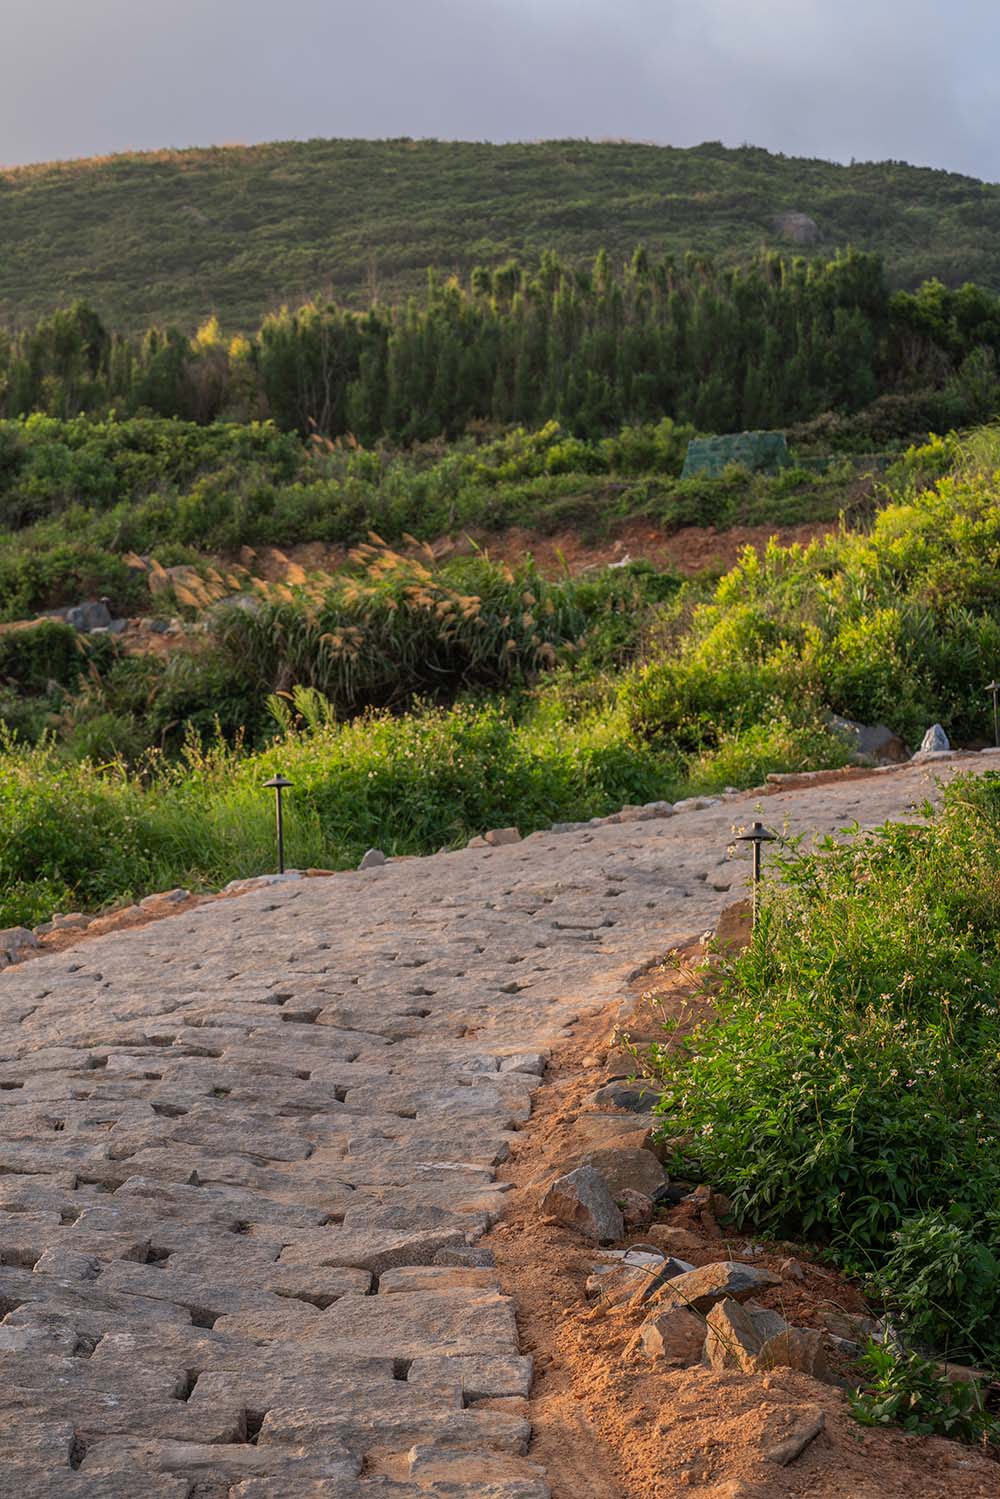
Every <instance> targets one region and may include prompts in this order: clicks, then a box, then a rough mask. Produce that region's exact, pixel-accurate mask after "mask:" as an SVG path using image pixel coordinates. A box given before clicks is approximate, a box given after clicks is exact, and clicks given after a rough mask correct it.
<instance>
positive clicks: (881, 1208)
mask: <svg viewBox="0 0 1000 1499" xmlns="http://www.w3.org/2000/svg"><path fill="white" fill-rule="evenodd" d="M998 833H1000V776H995V775H990V776H988V777H986V778H984V779H983V780H982V781H979V782H976V781H971V782H970V781H957V782H955V783H953V785H952V786H951V787H949V789H948V792H947V795H946V801H945V807H944V810H943V811H942V813H941V814H940V815H939V816H938V817H937V818H935V819H934V820H932V821H931V822H930V823H929V824H927V825H926V826H924V825H919V824H918V825H912V826H910V825H899V826H889V827H886V828H883V829H881V830H879V831H878V832H877V833H875V834H872V835H870V836H868V837H864V838H861V837H858V838H856V839H855V840H854V841H852V842H849V843H848V844H847V845H845V846H843V847H833V846H831V847H828V848H826V849H824V850H822V851H820V852H818V853H815V854H802V853H798V854H794V855H793V856H791V857H787V858H786V859H785V860H784V861H783V862H778V863H776V864H775V866H774V867H775V869H776V870H777V871H780V873H781V874H782V875H783V876H784V879H785V888H784V889H783V890H780V891H779V890H778V889H777V888H772V890H771V893H770V894H769V896H768V898H767V900H766V902H765V906H764V911H763V915H762V917H761V919H760V921H759V922H758V924H757V927H756V929H755V932H754V935H753V938H752V941H751V943H750V945H749V947H748V948H747V950H746V951H745V953H744V954H743V955H742V956H740V957H739V958H737V959H736V960H735V961H734V962H727V963H726V964H724V966H723V973H724V982H723V986H722V991H721V994H720V996H719V1000H718V1005H717V1011H718V1019H717V1020H713V1021H712V1022H711V1023H709V1024H707V1025H706V1026H704V1027H702V1029H701V1030H700V1031H699V1032H698V1033H697V1034H696V1036H695V1037H694V1038H692V1039H691V1040H690V1041H688V1042H686V1043H684V1044H682V1045H681V1046H680V1048H679V1049H678V1050H676V1051H671V1050H669V1049H667V1048H661V1049H658V1050H657V1052H656V1064H657V1067H658V1069H659V1074H660V1077H661V1079H662V1083H663V1098H662V1102H661V1105H660V1107H661V1109H662V1112H663V1113H664V1115H665V1116H666V1118H667V1119H668V1121H669V1123H668V1125H667V1127H666V1131H665V1132H666V1133H669V1134H678V1133H680V1132H683V1131H688V1130H690V1131H693V1132H694V1135H695V1140H696V1143H695V1145H694V1146H693V1147H692V1151H693V1154H694V1158H695V1159H696V1160H697V1162H698V1165H699V1167H700V1169H701V1170H702V1171H703V1172H704V1173H705V1175H706V1176H707V1177H708V1178H709V1179H710V1180H711V1181H713V1182H714V1183H716V1184H717V1185H719V1186H720V1187H722V1188H724V1189H725V1190H726V1191H727V1192H729V1193H730V1195H731V1197H732V1199H733V1204H734V1211H735V1215H736V1218H737V1221H740V1222H743V1221H752V1222H754V1223H756V1224H758V1225H760V1226H761V1227H762V1228H765V1229H768V1228H770V1229H773V1230H774V1231H775V1232H779V1233H799V1234H801V1233H806V1234H810V1235H812V1236H814V1237H819V1238H822V1239H824V1240H826V1241H827V1242H828V1243H829V1244H830V1245H831V1247H832V1248H833V1249H834V1250H835V1252H836V1253H837V1254H838V1255H839V1257H840V1258H841V1260H842V1261H843V1262H845V1263H846V1264H847V1265H848V1266H849V1267H851V1268H852V1269H853V1270H855V1271H856V1272H858V1273H865V1274H868V1275H872V1276H873V1277H874V1283H875V1285H876V1287H877V1288H878V1289H879V1290H880V1291H881V1292H882V1293H883V1294H884V1295H885V1297H886V1298H887V1299H889V1301H890V1303H891V1304H894V1305H896V1306H897V1307H898V1308H899V1310H900V1312H901V1313H902V1314H903V1316H904V1318H905V1319H911V1320H912V1324H913V1331H914V1333H915V1335H918V1336H923V1337H925V1338H932V1339H933V1341H934V1342H935V1343H936V1344H938V1345H939V1346H941V1347H944V1348H946V1349H947V1351H948V1352H949V1353H950V1354H958V1355H967V1354H973V1355H974V1356H976V1357H990V1358H993V1359H1000V1338H998V1335H997V1326H998V1320H997V1319H998V1316H1000V1266H998V1263H997V1261H998V1259H1000V1214H998V1211H997V1207H996V1204H997V1201H998V1194H1000V1152H998V1151H997V1150H996V1142H997V1140H998V1139H1000V1012H998V1009H997V1004H996V999H995V995H996V993H997V991H998V986H1000V942H998V939H997V932H998V930H1000V837H998ZM918 931H919V933H920V940H919V942H916V941H914V933H915V932H918ZM904 1325H906V1324H905V1323H904Z"/></svg>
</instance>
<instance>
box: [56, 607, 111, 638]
mask: <svg viewBox="0 0 1000 1499" xmlns="http://www.w3.org/2000/svg"><path fill="white" fill-rule="evenodd" d="M66 623H67V624H68V625H72V626H73V628H74V630H79V632H80V634H81V635H89V634H91V633H92V631H94V630H100V629H105V630H106V629H107V628H108V626H109V625H110V624H111V610H110V609H109V608H108V606H107V604H105V603H104V601H103V599H102V600H100V601H99V602H97V603H87V604H76V605H75V606H74V607H73V608H72V609H67V610H66Z"/></svg>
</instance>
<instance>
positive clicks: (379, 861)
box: [358, 848, 386, 869]
mask: <svg viewBox="0 0 1000 1499" xmlns="http://www.w3.org/2000/svg"><path fill="white" fill-rule="evenodd" d="M385 862H386V860H385V854H384V853H383V852H382V850H381V849H380V848H370V849H369V850H368V852H367V853H366V854H365V856H364V858H363V859H362V860H361V863H360V864H359V865H358V868H359V869H381V868H382V865H383V864H384V863H385Z"/></svg>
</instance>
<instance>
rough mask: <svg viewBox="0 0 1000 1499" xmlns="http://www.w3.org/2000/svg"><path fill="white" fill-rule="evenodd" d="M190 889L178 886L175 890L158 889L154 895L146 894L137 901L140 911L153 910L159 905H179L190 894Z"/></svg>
mask: <svg viewBox="0 0 1000 1499" xmlns="http://www.w3.org/2000/svg"><path fill="white" fill-rule="evenodd" d="M190 894H191V892H190V890H182V889H181V888H180V886H178V887H177V889H175V890H160V891H158V892H157V893H156V894H155V895H147V896H146V897H145V899H143V900H141V901H140V902H139V909H140V910H142V911H154V910H156V909H157V907H159V906H179V905H180V904H181V903H182V902H183V901H186V900H187V899H188V897H189V896H190Z"/></svg>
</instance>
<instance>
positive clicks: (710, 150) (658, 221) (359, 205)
mask: <svg viewBox="0 0 1000 1499" xmlns="http://www.w3.org/2000/svg"><path fill="white" fill-rule="evenodd" d="M788 212H798V213H803V214H806V215H808V216H809V217H811V218H812V219H813V220H814V221H815V223H816V225H817V228H818V231H819V239H818V242H817V244H816V245H815V246H814V245H808V244H807V245H804V246H801V247H800V248H801V250H802V253H805V254H807V255H811V254H813V253H817V252H818V253H820V254H823V255H829V253H830V251H831V249H835V248H837V247H840V246H844V245H847V244H854V245H857V246H859V247H860V248H865V249H872V250H876V251H878V252H880V253H881V254H882V255H883V256H884V257H885V259H886V261H887V263H888V266H889V269H890V272H891V276H892V279H893V281H894V283H895V284H897V285H903V286H915V285H916V284H917V283H918V282H920V281H921V280H923V279H924V278H925V277H928V276H939V277H940V278H941V279H942V280H944V281H945V282H947V283H948V284H951V285H957V284H958V283H960V282H962V281H965V280H977V281H980V282H982V283H983V284H984V285H987V286H993V287H996V286H997V285H1000V188H998V187H995V186H993V185H990V184H985V183H981V182H978V181H976V180H975V179H973V178H970V177H963V176H959V175H957V174H954V173H949V172H941V171H931V170H926V169H922V168H917V167H911V166H907V165H906V164H905V163H902V162H883V163H874V164H873V163H858V164H856V165H851V166H839V165H835V164H833V163H830V162H824V161H817V160H805V159H801V158H796V157H784V156H774V155H771V154H769V153H768V152H767V151H763V150H760V149H756V148H753V147H744V148H741V149H739V150H728V149H726V148H725V147H723V146H721V145H719V144H718V143H709V144H706V145H702V146H697V147H694V148H692V149H689V150H679V149H676V148H673V147H669V146H648V145H636V144H629V143H600V144H598V143H594V142H589V141H542V142H538V143H535V144H520V145H505V146H493V145H487V144H482V143H480V144H473V143H468V142H445V141H411V140H396V141H361V140H354V141H351V140H333V141H326V140H314V141H305V142H279V143H275V144H271V145H260V146H231V147H218V148H213V149H208V150H191V151H161V152H151V153H146V154H123V155H120V156H114V157H110V158H101V159H96V160H92V161H81V162H69V163H62V164H50V165H42V166H35V167H26V168H20V169H16V170H8V171H6V172H2V173H0V243H2V244H3V246H4V254H3V257H2V258H0V314H6V316H7V317H15V318H16V319H17V321H18V322H19V323H23V322H24V321H25V320H27V319H29V318H31V317H34V316H37V315H39V314H41V313H46V312H50V311H51V310H52V309H53V308H54V307H56V306H58V305H60V304H62V303H65V302H67V301H71V300H73V299H75V298H77V297H86V298H88V299H89V300H91V301H92V302H93V303H94V305H95V306H96V307H97V308H98V310H99V311H100V312H101V313H102V315H103V316H105V317H106V318H107V319H109V320H111V321H112V322H114V323H115V325H116V326H120V327H123V328H130V329H139V328H142V327H144V326H146V325H147V324H148V323H150V322H154V321H155V322H160V321H169V322H175V323H177V324H179V325H181V326H183V327H185V328H187V329H189V330H190V329H192V328H193V327H194V326H195V324H196V323H198V322H200V321H201V320H202V319H203V318H205V317H206V316H208V315H209V314H210V313H213V312H215V313H217V314H218V316H219V317H220V318H221V320H222V321H223V323H224V325H225V326H226V327H227V328H228V329H230V330H232V329H236V328H247V327H250V326H253V325H254V324H256V322H257V321H258V320H259V319H260V317H261V315H262V314H263V313H264V312H266V311H268V310H270V309H271V308H273V307H274V306H276V305H277V304H280V303H281V302H285V301H289V302H294V301H302V300H305V299H306V298H308V297H311V296H314V295H316V294H321V295H326V294H333V295H334V296H336V297H337V298H338V299H342V300H345V301H348V302H349V303H350V304H351V305H353V306H367V305H368V304H369V302H370V301H371V299H372V297H373V296H374V295H376V294H377V295H378V297H379V298H380V300H382V301H393V300H397V299H399V298H400V297H403V296H405V295H406V294H407V293H409V292H411V291H413V290H414V289H415V288H417V287H418V286H419V285H420V284H421V282H422V280H423V278H424V275H425V273H426V270H427V269H428V267H432V266H433V267H436V268H438V269H440V270H444V271H456V272H459V273H465V272H467V271H469V270H470V269H471V268H472V266H473V265H475V264H478V263H487V264H491V265H496V264H499V263H500V262H502V261H504V260H506V259H507V258H508V257H510V256H516V257H518V258H520V259H523V260H525V261H526V262H527V263H529V264H531V263H532V262H537V260H538V258H539V257H540V255H541V253H542V251H543V250H545V249H549V248H552V249H555V250H557V251H558V252H559V254H560V255H562V256H564V257H566V258H567V259H569V260H572V261H574V262H576V263H577V264H579V263H582V262H583V261H589V260H590V259H592V257H593V255H594V252H595V250H596V249H597V247H598V246H600V245H602V244H603V245H605V246H606V247H607V248H608V250H609V252H611V253H612V254H615V255H618V256H619V257H623V256H625V255H627V254H629V253H630V252H631V250H632V247H633V246H634V245H635V244H636V243H637V242H638V241H640V240H641V241H644V242H645V243H646V245H647V246H648V248H649V250H650V252H651V253H652V254H654V255H657V256H658V255H660V254H664V253H672V254H683V253H684V252H685V251H687V250H691V249H693V250H696V251H699V252H703V251H709V252H712V253H714V254H718V255H722V256H723V257H730V258H733V259H743V258H746V257H747V256H748V255H749V254H752V253H753V252H754V251H755V250H757V249H758V248H760V246H761V245H766V246H775V247H776V246H781V245H782V244H783V243H784V241H783V239H782V234H781V231H780V230H779V229H778V228H776V220H777V219H778V218H779V217H780V216H781V215H783V214H785V213H788Z"/></svg>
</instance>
